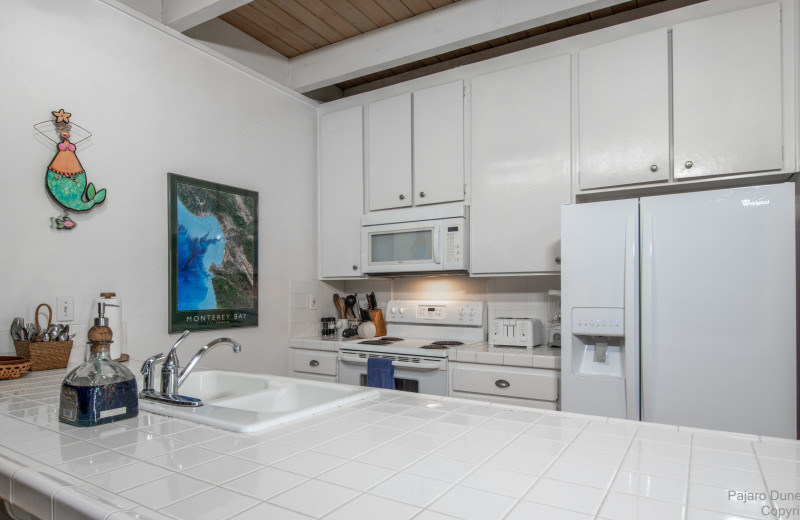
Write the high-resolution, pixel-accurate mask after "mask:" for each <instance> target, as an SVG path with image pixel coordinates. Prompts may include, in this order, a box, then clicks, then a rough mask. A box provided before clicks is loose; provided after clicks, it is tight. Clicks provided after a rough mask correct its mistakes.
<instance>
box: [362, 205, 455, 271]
mask: <svg viewBox="0 0 800 520" xmlns="http://www.w3.org/2000/svg"><path fill="white" fill-rule="evenodd" d="M467 236H468V232H467V219H466V218H465V217H453V218H442V219H434V220H419V221H416V222H400V223H392V224H376V225H371V226H363V227H362V228H361V271H362V272H363V273H366V274H373V275H374V274H397V273H423V272H424V273H428V272H430V273H435V272H445V271H447V272H459V271H460V272H466V271H467V269H468V267H469V265H468V260H467V259H468V258H469V251H468V249H467Z"/></svg>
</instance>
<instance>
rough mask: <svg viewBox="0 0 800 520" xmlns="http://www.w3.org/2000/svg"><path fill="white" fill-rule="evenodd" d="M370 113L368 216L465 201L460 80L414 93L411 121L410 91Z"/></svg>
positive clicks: (377, 104)
mask: <svg viewBox="0 0 800 520" xmlns="http://www.w3.org/2000/svg"><path fill="white" fill-rule="evenodd" d="M368 110H369V116H368V119H369V129H368V131H367V133H368V136H367V149H368V151H369V153H368V165H369V168H368V171H367V177H368V179H369V203H368V207H369V210H370V211H376V210H382V209H391V208H404V207H409V206H421V205H424V204H438V203H441V202H454V201H459V200H464V87H463V82H462V81H455V82H452V83H447V84H445V85H439V86H436V87H431V88H427V89H423V90H419V91H416V92H414V93H413V118H412V94H411V93H410V92H409V93H406V94H401V95H399V96H395V97H391V98H388V99H382V100H380V101H375V102H373V103H370V104H369V108H368ZM412 121H413V123H412ZM412 144H413V147H412Z"/></svg>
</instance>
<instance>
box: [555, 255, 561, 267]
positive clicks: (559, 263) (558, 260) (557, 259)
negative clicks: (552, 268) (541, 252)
mask: <svg viewBox="0 0 800 520" xmlns="http://www.w3.org/2000/svg"><path fill="white" fill-rule="evenodd" d="M556 263H557V264H558V265H561V257H560V256H557V257H556Z"/></svg>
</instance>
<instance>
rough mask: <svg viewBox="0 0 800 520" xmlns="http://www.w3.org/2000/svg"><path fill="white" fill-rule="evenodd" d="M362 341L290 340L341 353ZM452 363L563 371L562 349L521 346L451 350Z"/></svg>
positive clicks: (481, 345) (309, 347) (296, 345)
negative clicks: (343, 347) (345, 346)
mask: <svg viewBox="0 0 800 520" xmlns="http://www.w3.org/2000/svg"><path fill="white" fill-rule="evenodd" d="M358 341H361V339H359V338H356V339H346V340H342V339H341V338H336V339H328V338H320V337H310V338H292V339H290V340H289V346H290V347H291V348H301V349H307V350H327V351H331V352H335V351H338V350H339V348H340V347H341V345H342V344H344V345H347V343H350V342H358ZM447 355H448V359H450V361H458V362H461V363H484V364H487V365H504V366H515V367H532V368H552V369H556V370H558V369H560V368H561V349H560V348H551V347H547V346H539V347H533V348H522V347H494V346H490V345H489V344H488V343H486V342H482V343H474V344H471V345H464V346H463V347H451V348H450V349H448V352H447Z"/></svg>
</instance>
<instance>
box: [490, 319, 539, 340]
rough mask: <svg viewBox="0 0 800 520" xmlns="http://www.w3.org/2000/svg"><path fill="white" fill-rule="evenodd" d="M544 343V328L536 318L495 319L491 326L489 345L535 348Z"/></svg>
mask: <svg viewBox="0 0 800 520" xmlns="http://www.w3.org/2000/svg"><path fill="white" fill-rule="evenodd" d="M543 343H544V326H543V325H542V320H539V319H536V318H493V319H492V320H491V323H490V324H489V345H492V346H495V345H498V346H499V345H503V346H509V347H535V346H536V345H541V344H543Z"/></svg>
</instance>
